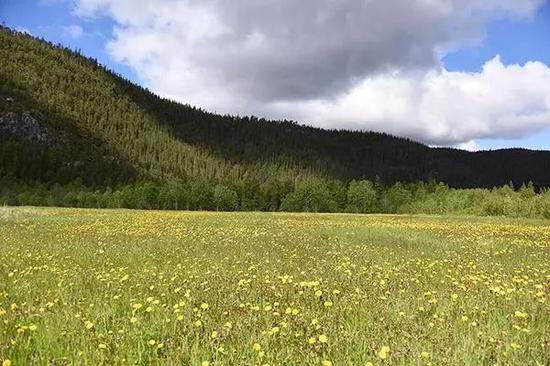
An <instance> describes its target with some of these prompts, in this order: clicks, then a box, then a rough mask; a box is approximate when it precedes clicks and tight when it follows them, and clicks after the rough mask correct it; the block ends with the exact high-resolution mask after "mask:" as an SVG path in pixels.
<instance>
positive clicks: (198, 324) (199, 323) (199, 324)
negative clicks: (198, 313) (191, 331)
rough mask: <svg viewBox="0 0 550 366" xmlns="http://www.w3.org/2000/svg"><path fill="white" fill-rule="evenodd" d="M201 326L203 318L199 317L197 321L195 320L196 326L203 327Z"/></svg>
mask: <svg viewBox="0 0 550 366" xmlns="http://www.w3.org/2000/svg"><path fill="white" fill-rule="evenodd" d="M201 326H202V322H201V320H200V319H199V320H197V321H196V322H195V327H197V328H198V327H201Z"/></svg>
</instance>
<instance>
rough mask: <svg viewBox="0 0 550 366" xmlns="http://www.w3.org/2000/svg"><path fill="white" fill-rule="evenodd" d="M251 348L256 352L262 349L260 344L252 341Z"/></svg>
mask: <svg viewBox="0 0 550 366" xmlns="http://www.w3.org/2000/svg"><path fill="white" fill-rule="evenodd" d="M252 349H253V350H254V351H256V352H260V351H261V350H262V346H261V345H260V344H259V343H254V344H253V345H252Z"/></svg>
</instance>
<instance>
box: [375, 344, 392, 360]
mask: <svg viewBox="0 0 550 366" xmlns="http://www.w3.org/2000/svg"><path fill="white" fill-rule="evenodd" d="M388 353H390V347H388V346H383V347H382V348H380V351H379V352H378V357H380V359H382V360H385V359H386V358H388Z"/></svg>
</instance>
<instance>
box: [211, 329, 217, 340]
mask: <svg viewBox="0 0 550 366" xmlns="http://www.w3.org/2000/svg"><path fill="white" fill-rule="evenodd" d="M210 338H212V339H214V338H218V332H216V331H215V330H214V331H212V334H210Z"/></svg>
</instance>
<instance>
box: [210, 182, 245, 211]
mask: <svg viewBox="0 0 550 366" xmlns="http://www.w3.org/2000/svg"><path fill="white" fill-rule="evenodd" d="M212 199H213V202H214V206H215V207H216V211H235V210H236V209H237V207H238V206H239V197H237V193H235V191H234V190H232V189H231V188H227V187H226V186H224V185H221V184H218V185H217V186H216V187H215V188H214V193H213V197H212Z"/></svg>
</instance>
